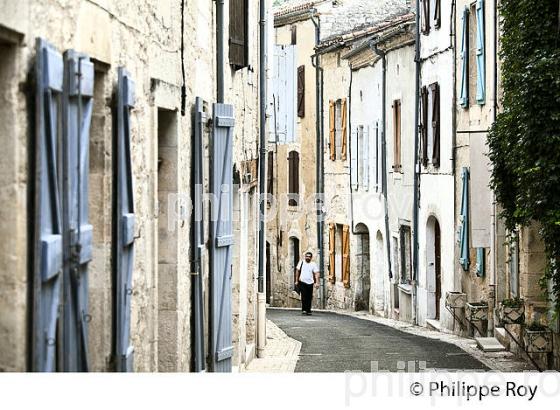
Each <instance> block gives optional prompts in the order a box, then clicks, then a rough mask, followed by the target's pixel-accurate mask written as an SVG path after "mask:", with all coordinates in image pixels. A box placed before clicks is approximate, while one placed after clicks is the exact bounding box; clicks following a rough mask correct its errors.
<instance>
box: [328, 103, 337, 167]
mask: <svg viewBox="0 0 560 410" xmlns="http://www.w3.org/2000/svg"><path fill="white" fill-rule="evenodd" d="M335 111H336V105H335V102H334V101H333V100H331V101H330V102H329V123H330V124H329V125H330V127H329V129H330V134H329V149H330V154H331V155H330V157H331V161H334V160H335V159H336V121H335V115H336V113H335Z"/></svg>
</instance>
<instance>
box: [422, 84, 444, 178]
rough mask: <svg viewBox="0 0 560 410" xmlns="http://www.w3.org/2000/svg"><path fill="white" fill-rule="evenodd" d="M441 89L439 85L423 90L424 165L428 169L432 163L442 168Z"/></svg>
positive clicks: (432, 85) (423, 88)
mask: <svg viewBox="0 0 560 410" xmlns="http://www.w3.org/2000/svg"><path fill="white" fill-rule="evenodd" d="M440 99H441V97H440V88H439V84H438V83H434V84H431V85H430V86H429V87H422V90H421V122H422V123H421V127H420V132H421V136H422V164H423V165H424V166H425V167H426V166H428V163H431V164H432V165H433V166H434V167H436V168H438V167H439V166H440V156H441V155H440V153H441V131H440V130H441V118H440Z"/></svg>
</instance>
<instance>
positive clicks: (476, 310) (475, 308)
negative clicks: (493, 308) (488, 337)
mask: <svg viewBox="0 0 560 410" xmlns="http://www.w3.org/2000/svg"><path fill="white" fill-rule="evenodd" d="M465 314H466V316H467V320H468V321H469V322H483V321H485V320H488V303H487V302H472V303H471V302H467V304H466V307H465Z"/></svg>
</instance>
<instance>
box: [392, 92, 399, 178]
mask: <svg viewBox="0 0 560 410" xmlns="http://www.w3.org/2000/svg"><path fill="white" fill-rule="evenodd" d="M393 134H394V141H393V145H394V147H393V151H394V157H395V158H394V160H393V164H394V165H393V168H394V170H395V171H400V168H401V102H400V101H399V100H396V101H395V102H394V103H393Z"/></svg>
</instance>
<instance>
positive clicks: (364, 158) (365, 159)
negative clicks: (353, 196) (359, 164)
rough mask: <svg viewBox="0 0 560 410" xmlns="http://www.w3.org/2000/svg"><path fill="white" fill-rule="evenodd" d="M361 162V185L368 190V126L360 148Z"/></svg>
mask: <svg viewBox="0 0 560 410" xmlns="http://www.w3.org/2000/svg"><path fill="white" fill-rule="evenodd" d="M362 161H363V168H364V175H363V180H362V184H363V186H364V190H366V191H367V190H368V189H369V126H366V127H365V128H364V145H363V148H362Z"/></svg>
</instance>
